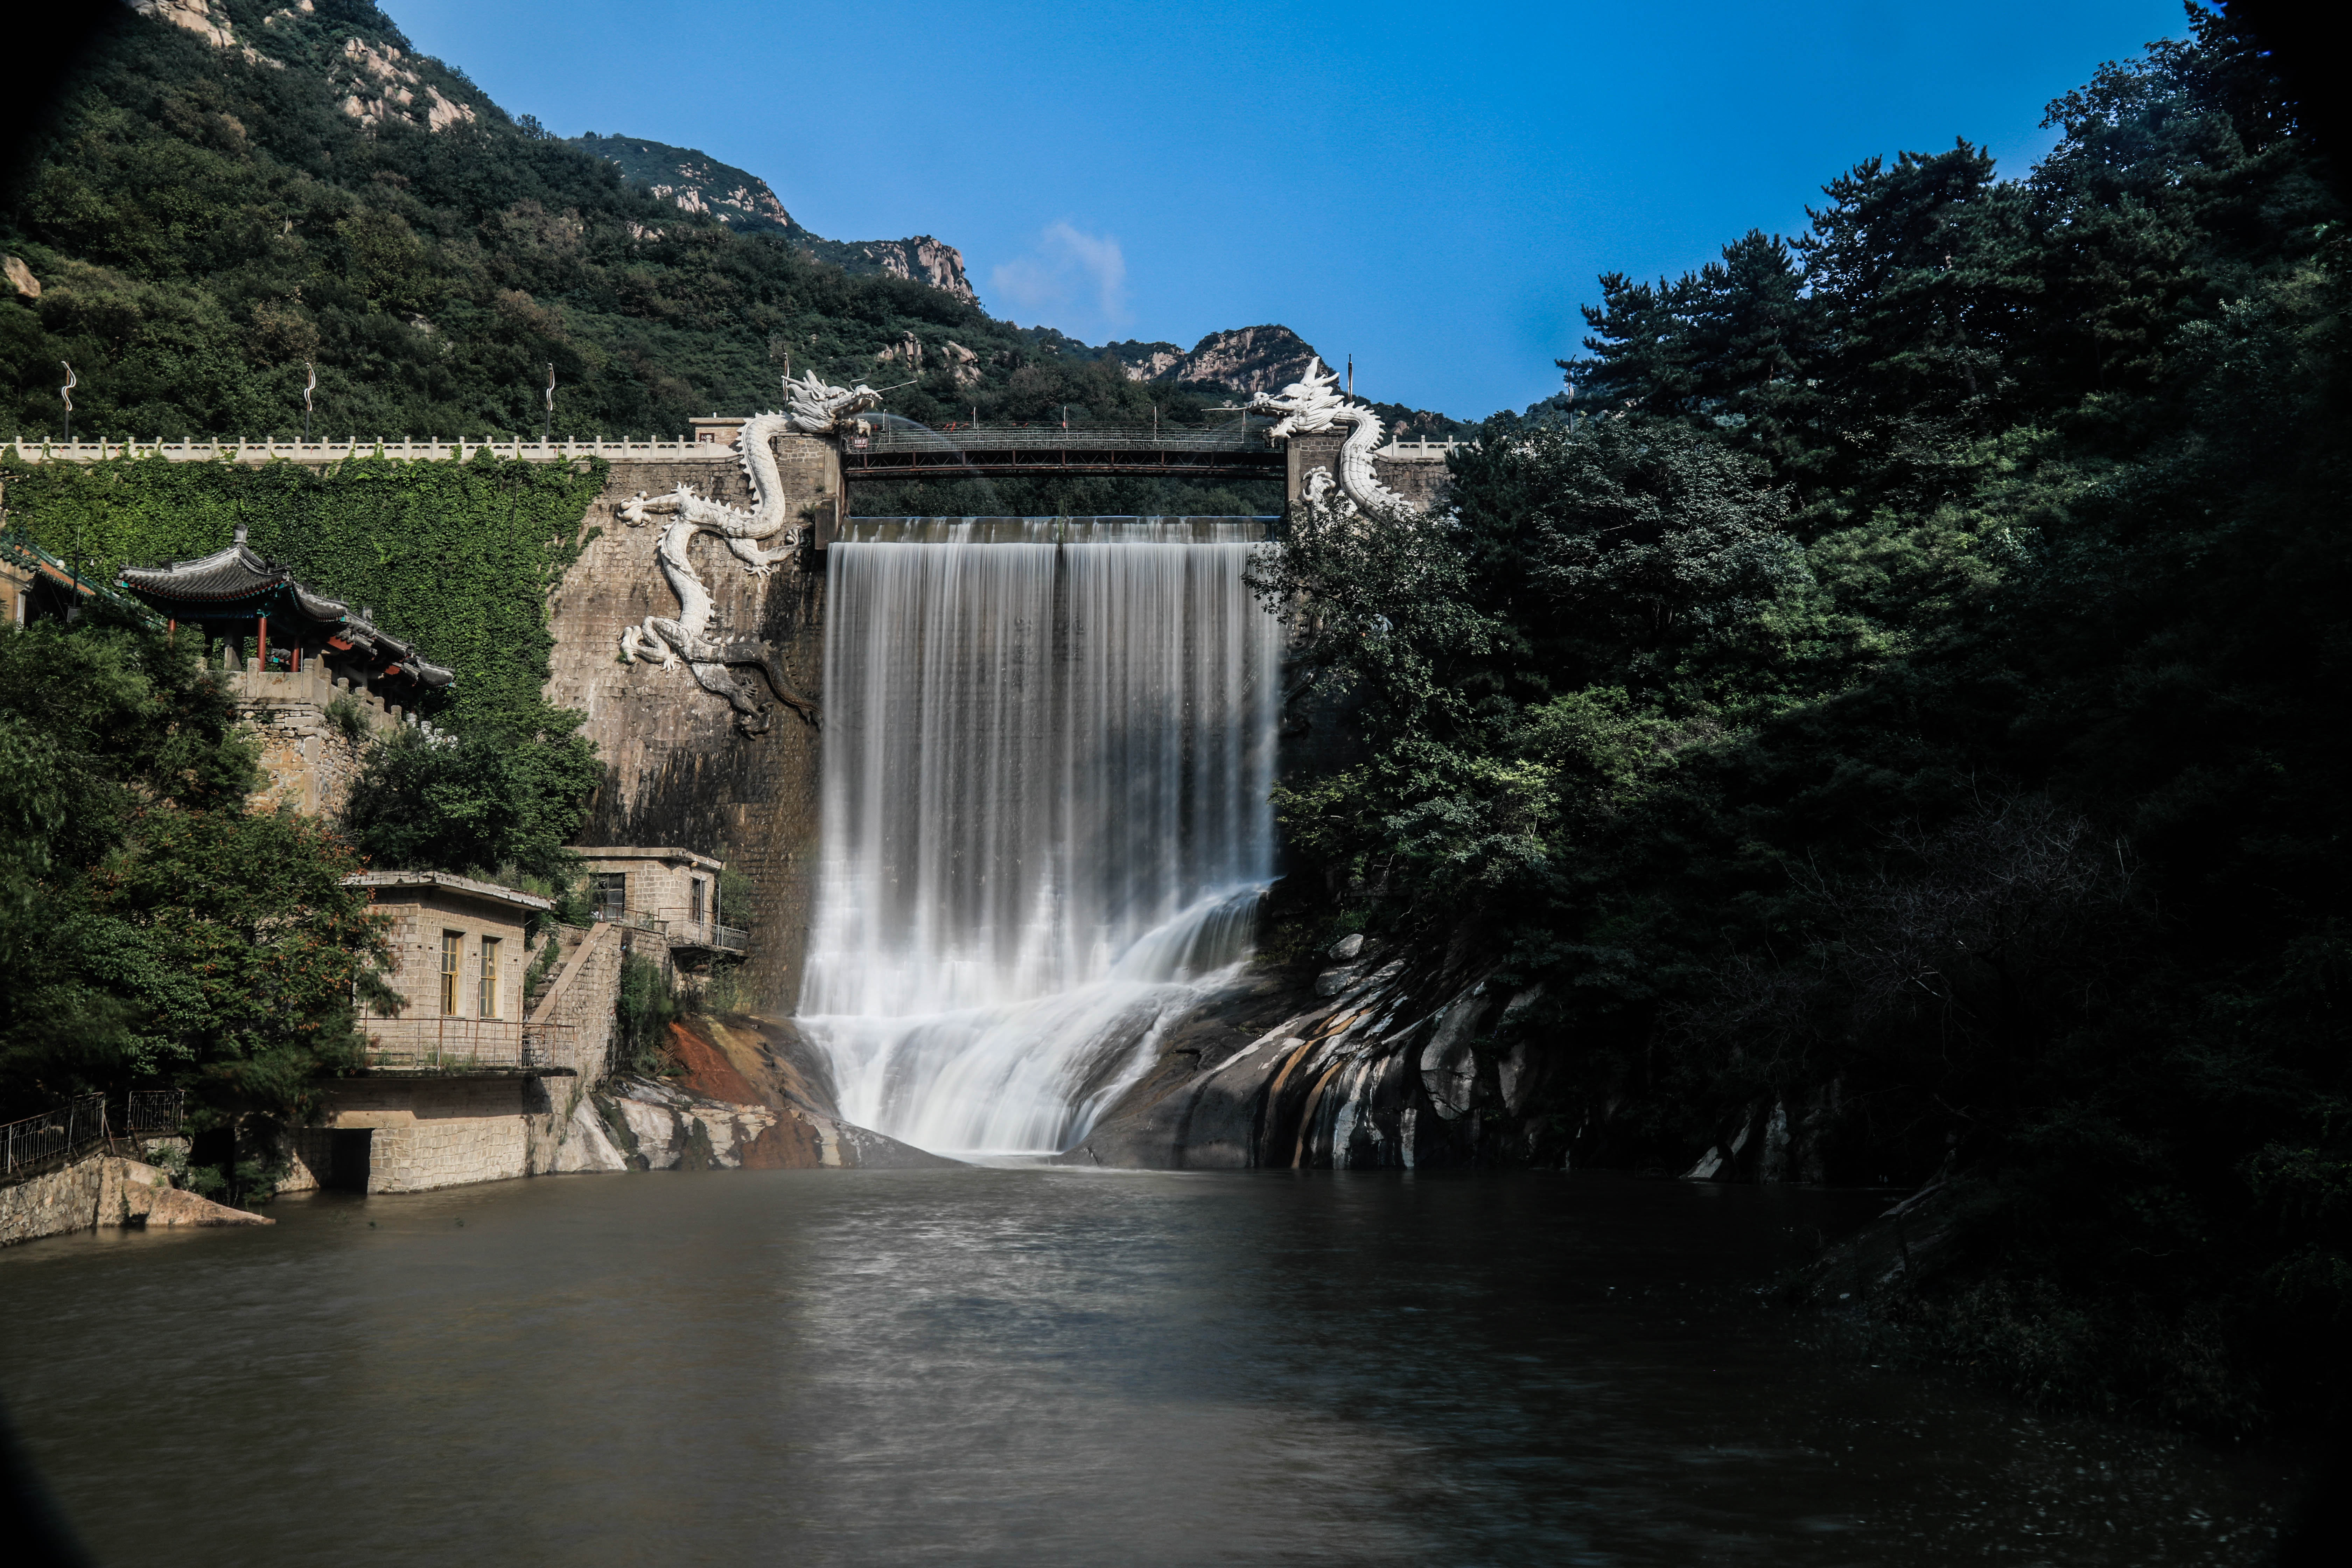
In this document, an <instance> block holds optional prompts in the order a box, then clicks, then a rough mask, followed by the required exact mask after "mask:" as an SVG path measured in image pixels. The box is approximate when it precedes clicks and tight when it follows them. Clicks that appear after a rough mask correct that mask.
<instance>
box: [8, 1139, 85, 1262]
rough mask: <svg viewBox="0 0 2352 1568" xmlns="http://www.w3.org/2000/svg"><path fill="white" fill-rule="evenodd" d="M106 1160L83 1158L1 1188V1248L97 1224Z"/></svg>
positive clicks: (60, 1234)
mask: <svg viewBox="0 0 2352 1568" xmlns="http://www.w3.org/2000/svg"><path fill="white" fill-rule="evenodd" d="M104 1163H105V1162H104V1161H103V1159H90V1160H84V1161H81V1162H79V1163H77V1164H72V1165H68V1166H67V1167H66V1168H65V1169H63V1170H61V1171H51V1172H49V1173H47V1175H41V1176H33V1177H30V1178H28V1179H26V1180H25V1181H21V1182H18V1183H16V1184H14V1185H13V1186H6V1187H0V1247H14V1246H15V1245H16V1243H18V1242H20V1241H33V1240H37V1239H38V1238H39V1237H44V1236H64V1235H66V1234H67V1233H68V1232H69V1231H77V1230H89V1229H91V1228H92V1227H94V1226H96V1225H97V1224H98V1194H99V1188H100V1184H101V1179H102V1178H101V1169H102V1167H103V1165H104Z"/></svg>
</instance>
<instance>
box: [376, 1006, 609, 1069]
mask: <svg viewBox="0 0 2352 1568" xmlns="http://www.w3.org/2000/svg"><path fill="white" fill-rule="evenodd" d="M364 1027H365V1029H366V1032H367V1037H368V1040H367V1064H368V1066H369V1068H372V1069H373V1070H376V1071H380V1072H468V1071H473V1070H476V1069H478V1068H518V1069H520V1068H558V1067H571V1066H572V1065H573V1064H572V1046H573V1042H574V1040H575V1038H576V1037H577V1036H578V1033H579V1029H578V1026H575V1025H572V1024H555V1023H532V1022H529V1021H527V1020H524V1019H520V1018H370V1019H368V1020H367V1021H366V1023H365V1025H364Z"/></svg>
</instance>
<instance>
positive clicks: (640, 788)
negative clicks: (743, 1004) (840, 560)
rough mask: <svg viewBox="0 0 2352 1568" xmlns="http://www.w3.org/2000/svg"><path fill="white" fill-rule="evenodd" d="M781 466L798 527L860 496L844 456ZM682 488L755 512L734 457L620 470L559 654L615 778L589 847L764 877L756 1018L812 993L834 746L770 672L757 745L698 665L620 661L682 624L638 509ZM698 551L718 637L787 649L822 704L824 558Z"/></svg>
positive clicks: (713, 447) (574, 573)
mask: <svg viewBox="0 0 2352 1568" xmlns="http://www.w3.org/2000/svg"><path fill="white" fill-rule="evenodd" d="M773 450H774V452H775V455H776V460H777V467H778V468H779V470H780V471H781V472H782V475H783V478H784V482H785V487H786V499H787V502H788V504H789V505H790V507H791V508H792V510H793V513H794V514H795V515H796V516H806V517H807V518H808V520H809V521H812V522H818V521H829V520H830V518H831V517H832V516H833V515H834V513H835V509H837V508H838V506H839V504H840V500H841V493H842V486H841V466H840V459H839V456H838V454H837V453H836V452H835V448H834V447H832V446H831V445H830V444H828V443H826V442H824V441H820V440H817V439H815V438H814V437H797V436H782V437H777V438H776V439H775V441H774V443H773ZM680 485H687V486H691V487H692V488H693V489H694V490H695V492H696V493H697V494H699V495H702V496H705V497H709V498H710V499H713V500H721V501H725V502H728V503H729V504H730V505H734V506H740V507H747V508H748V507H749V506H751V504H752V502H753V500H754V498H753V496H752V492H751V482H750V480H749V479H747V478H746V477H745V475H744V472H743V469H742V467H741V465H740V462H739V461H738V460H737V458H735V456H734V454H733V453H732V452H731V451H730V450H729V449H728V448H727V447H724V446H721V445H718V444H715V443H714V444H706V445H704V446H702V447H686V448H678V447H672V448H671V449H670V450H668V451H667V452H663V453H660V454H648V455H646V456H643V457H619V458H612V470H611V477H610V479H609V481H608V482H607V484H606V486H605V489H604V493H603V494H602V495H600V496H599V497H598V498H597V499H596V500H595V501H594V502H593V504H592V505H591V506H590V508H589V510H588V515H587V518H586V527H587V530H588V531H593V535H594V537H593V538H591V539H590V540H589V541H588V542H587V544H586V546H585V548H583V550H582V552H581V553H580V557H579V559H578V560H577V561H575V562H574V563H572V567H571V569H570V570H569V571H568V572H567V573H566V574H564V578H563V581H562V584H560V585H559V586H558V587H557V589H556V591H555V593H554V595H552V597H551V600H550V604H549V628H550V630H551V632H552V634H553V636H554V638H555V647H554V651H553V653H552V655H551V664H550V675H549V679H548V684H547V697H548V700H549V701H551V702H553V703H555V704H557V705H558V706H561V707H565V708H576V709H578V710H581V711H582V712H583V713H584V714H586V715H587V723H586V726H585V730H584V732H585V733H586V734H587V736H588V737H589V738H590V739H591V740H593V741H594V742H596V749H597V754H598V756H599V757H600V758H602V759H603V761H604V783H603V784H601V785H600V786H599V787H598V789H597V791H596V793H595V795H594V797H593V800H592V801H591V803H590V807H589V815H588V820H587V822H586V824H585V825H584V826H583V828H582V831H581V835H580V838H579V842H580V844H581V845H582V847H585V848H589V849H592V850H593V848H595V847H604V846H640V847H642V846H648V845H679V846H684V847H688V848H690V849H692V850H694V851H695V852H697V853H698V854H705V855H712V856H716V857H717V858H719V859H721V860H724V861H725V862H726V863H727V865H728V868H729V869H730V870H733V871H737V872H740V873H741V874H743V875H744V876H746V877H748V878H750V879H751V886H752V894H751V908H750V909H749V910H742V909H730V910H728V911H727V914H728V923H729V924H730V925H742V926H748V927H749V928H750V931H751V943H750V947H749V949H748V950H747V952H746V954H745V978H746V980H747V981H748V982H749V983H750V984H751V989H752V995H753V997H754V999H755V1005H757V1006H759V1007H760V1008H761V1010H762V1011H766V1010H775V1009H782V1008H786V1007H789V1006H790V1005H791V1002H792V999H793V995H794V994H795V993H796V992H797V990H798V989H799V985H800V966H801V958H802V953H803V949H804V947H805V945H806V942H807V939H808V922H809V906H810V899H811V890H812V872H813V868H814V853H815V844H816V795H817V754H818V753H817V746H818V731H817V730H816V728H815V727H814V726H812V725H810V724H808V723H806V722H804V721H802V720H801V719H799V718H798V717H796V716H795V715H794V714H793V711H792V710H790V709H789V708H785V707H783V706H782V705H781V704H778V703H776V701H775V698H774V695H773V694H772V693H771V692H768V691H767V690H765V689H764V687H763V686H762V685H761V680H760V677H759V675H758V674H757V672H755V671H751V670H748V669H746V670H740V671H738V672H737V673H738V675H739V677H740V680H741V682H742V684H743V687H744V689H745V690H746V691H749V692H752V693H755V694H756V695H757V697H758V700H760V701H761V703H762V704H763V705H765V706H768V707H770V708H771V710H772V714H771V723H770V726H769V729H768V731H767V732H766V733H765V734H760V735H747V734H744V733H742V732H741V731H740V729H739V728H738V726H737V724H736V722H735V714H734V711H733V710H731V709H730V707H729V705H728V703H727V702H726V700H724V699H723V698H720V697H718V696H715V695H713V694H712V693H710V692H709V691H706V690H704V689H702V688H701V687H700V686H698V685H697V684H696V683H695V679H694V677H693V675H692V674H691V673H689V672H688V669H687V667H686V666H685V665H684V664H683V663H679V664H676V665H672V666H671V667H669V668H660V667H659V666H657V665H655V664H651V663H647V662H644V661H638V662H635V663H624V662H623V661H622V659H621V657H620V638H621V632H622V629H623V628H624V627H625V626H631V625H635V624H638V623H642V622H643V621H644V620H645V619H646V616H662V617H674V616H677V613H678V600H677V594H676V592H674V591H673V590H672V588H671V586H670V584H669V583H668V582H667V579H666V578H665V577H664V576H663V574H662V572H661V567H660V563H658V561H657V560H656V556H655V545H656V541H657V540H658V538H659V536H660V533H661V526H660V522H659V521H658V520H657V521H652V522H647V523H646V524H644V525H642V526H632V525H631V524H629V523H628V522H626V521H624V520H623V518H622V516H621V509H622V507H624V506H625V504H626V503H627V502H628V500H630V498H631V497H633V496H635V495H638V494H640V493H644V494H647V495H658V494H661V493H663V492H666V491H669V490H674V489H677V488H678V487H679V486H680ZM688 559H689V560H690V561H691V563H692V564H693V566H694V569H695V571H696V573H697V574H698V575H699V576H700V577H701V579H702V581H703V582H704V583H705V584H708V585H709V590H710V594H711V598H712V601H713V605H714V611H715V623H716V629H717V630H718V631H719V633H721V634H722V635H728V636H734V637H759V638H761V640H763V641H765V642H767V643H769V644H770V645H771V646H772V647H774V648H775V650H776V651H777V653H778V654H779V655H780V656H781V662H782V666H783V668H784V671H785V673H786V676H787V679H790V680H791V682H792V683H793V686H794V687H796V688H797V689H799V690H801V691H802V692H803V693H805V694H807V695H808V696H810V697H812V698H814V697H815V696H817V695H818V693H819V689H820V688H821V686H822V684H823V679H824V675H823V672H824V563H823V558H822V556H821V555H819V554H817V553H816V552H803V554H802V555H800V556H799V557H797V558H794V559H788V560H785V561H782V562H779V563H776V564H775V565H774V566H773V567H772V569H771V570H770V571H769V572H768V573H767V574H766V575H764V576H761V575H754V574H752V573H751V571H749V570H748V569H747V568H746V567H745V566H744V564H743V563H741V562H740V561H739V560H737V559H736V558H735V557H734V556H733V555H731V554H730V553H729V552H728V551H727V550H726V548H725V546H724V544H723V543H722V542H720V541H719V540H718V539H715V538H713V537H711V536H710V535H709V534H706V533H698V534H696V535H695V536H694V538H693V541H692V542H691V543H690V544H689V545H688Z"/></svg>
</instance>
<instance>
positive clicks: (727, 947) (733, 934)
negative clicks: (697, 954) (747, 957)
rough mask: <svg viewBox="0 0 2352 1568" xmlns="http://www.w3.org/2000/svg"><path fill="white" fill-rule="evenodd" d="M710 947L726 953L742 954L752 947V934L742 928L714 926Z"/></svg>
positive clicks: (711, 931)
mask: <svg viewBox="0 0 2352 1568" xmlns="http://www.w3.org/2000/svg"><path fill="white" fill-rule="evenodd" d="M710 945H711V946H713V947H715V948H718V949H719V950H720V951H721V952H744V951H746V950H747V949H749V948H750V947H751V932H750V931H745V930H743V929H742V928H741V927H740V926H718V925H715V926H712V927H711V928H710Z"/></svg>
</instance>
